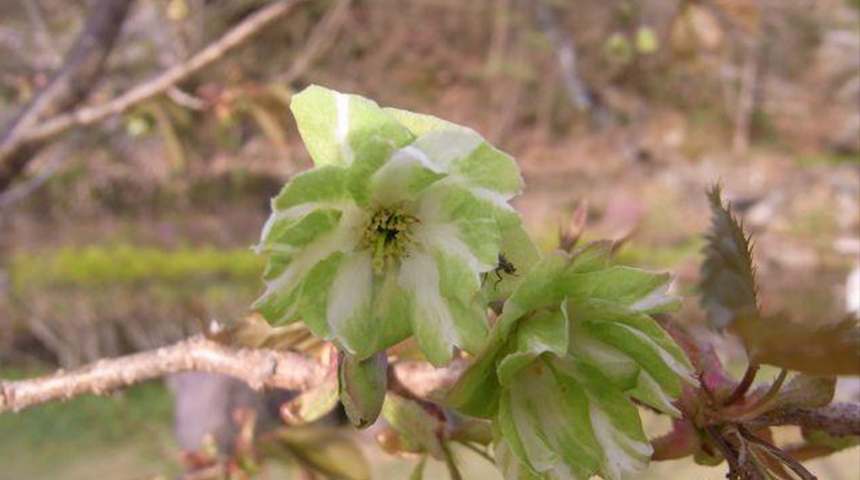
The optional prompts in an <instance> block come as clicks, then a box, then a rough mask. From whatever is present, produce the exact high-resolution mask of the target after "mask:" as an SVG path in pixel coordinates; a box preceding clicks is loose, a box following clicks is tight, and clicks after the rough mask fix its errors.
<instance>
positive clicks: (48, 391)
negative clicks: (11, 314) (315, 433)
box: [0, 336, 325, 413]
mask: <svg viewBox="0 0 860 480" xmlns="http://www.w3.org/2000/svg"><path fill="white" fill-rule="evenodd" d="M186 371H196V372H209V373H221V374H223V375H227V376H230V377H233V378H237V379H239V380H242V381H243V382H244V383H246V384H247V385H248V386H249V387H251V388H253V389H255V390H259V389H262V388H264V387H266V388H283V389H288V390H307V389H309V388H312V387H313V386H315V385H316V384H317V383H319V382H320V381H321V380H322V379H323V378H324V377H325V369H324V368H323V366H322V365H320V364H319V363H317V362H316V361H314V360H313V359H310V358H308V357H306V356H304V355H301V354H298V353H293V352H275V351H272V350H262V349H255V350H251V349H236V348H231V347H227V346H224V345H221V344H218V343H215V342H213V341H211V340H207V339H206V338H204V337H201V336H196V337H192V338H190V339H188V340H183V341H181V342H179V343H176V344H174V345H171V346H168V347H163V348H159V349H156V350H150V351H146V352H140V353H136V354H133V355H128V356H125V357H119V358H113V359H104V360H99V361H98V362H95V363H93V364H91V365H89V366H86V367H83V368H80V369H77V370H73V371H70V372H64V371H62V370H61V371H58V372H56V373H54V374H51V375H47V376H44V377H39V378H35V379H32V380H21V381H14V382H0V413H2V412H4V411H7V410H11V411H19V410H22V409H25V408H28V407H31V406H33V405H38V404H40V403H46V402H51V401H55V400H63V399H69V398H72V397H75V396H77V395H81V394H84V393H95V394H105V393H108V392H110V391H112V390H115V389H118V388H122V387H126V386H129V385H132V384H135V383H139V382H142V381H145V380H151V379H154V378H160V377H163V376H166V375H170V374H173V373H178V372H186Z"/></svg>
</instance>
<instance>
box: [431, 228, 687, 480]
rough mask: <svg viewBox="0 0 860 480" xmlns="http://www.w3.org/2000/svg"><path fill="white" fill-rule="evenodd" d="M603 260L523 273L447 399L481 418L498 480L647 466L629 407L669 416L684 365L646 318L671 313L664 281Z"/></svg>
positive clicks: (576, 260) (544, 265)
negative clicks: (487, 426) (488, 423)
mask: <svg viewBox="0 0 860 480" xmlns="http://www.w3.org/2000/svg"><path fill="white" fill-rule="evenodd" d="M608 258H609V247H608V245H606V244H595V245H593V246H591V247H589V248H586V249H584V250H583V251H581V252H579V253H578V254H577V255H575V256H573V257H569V256H568V255H567V254H564V253H561V252H557V253H556V254H553V255H549V256H547V257H546V258H544V259H543V260H541V261H540V262H539V263H538V264H537V265H536V266H534V267H533V268H532V270H531V271H530V272H529V274H528V275H527V276H526V278H525V279H524V280H523V281H522V283H520V284H519V286H518V287H517V289H516V290H515V291H514V292H513V294H512V295H511V297H510V298H509V299H508V301H507V302H506V303H505V306H504V311H503V313H502V315H501V316H500V317H499V319H498V321H497V323H496V325H494V327H493V330H492V331H491V332H490V337H489V339H488V342H487V346H486V347H485V349H484V350H483V351H482V352H481V353H480V354H479V355H478V357H477V358H476V360H475V362H474V363H473V364H472V366H470V368H469V369H468V370H467V372H466V373H465V374H464V375H463V377H462V378H461V380H460V381H459V382H458V384H457V385H455V387H454V388H453V389H452V391H451V392H450V394H449V396H448V403H449V405H450V406H453V407H455V408H457V409H458V410H460V411H463V412H464V413H467V414H471V415H475V416H480V417H485V418H492V419H493V427H494V429H495V432H494V436H495V442H494V448H495V452H496V459H497V462H498V463H499V465H500V467H501V469H502V471H503V472H504V474H505V477H506V478H507V479H511V480H512V479H518V480H521V479H529V478H538V479H588V478H591V477H592V476H593V475H599V476H601V477H602V478H605V479H610V480H620V479H621V478H624V477H625V475H627V474H629V473H631V472H637V471H641V470H643V469H644V468H645V466H646V465H647V463H648V460H649V458H650V456H651V446H650V443H649V442H648V439H647V438H646V437H645V434H644V432H643V431H642V425H641V422H640V419H639V413H638V410H637V408H636V406H635V404H634V403H633V402H632V401H631V400H632V399H636V400H638V401H640V402H643V403H645V404H648V405H650V406H652V407H654V408H657V409H659V410H661V411H663V412H666V413H669V414H677V413H678V412H677V410H676V409H675V407H674V406H672V403H671V402H672V399H674V398H676V397H677V396H678V395H679V394H680V390H681V382H682V379H684V378H688V377H689V374H690V369H691V367H690V364H689V362H688V360H687V359H686V357H685V356H684V354H683V352H682V351H681V350H680V348H679V347H678V346H677V345H676V344H675V343H674V342H673V341H672V340H671V338H670V337H669V336H668V335H667V334H666V333H665V332H664V331H663V329H662V328H661V327H660V326H659V325H658V324H657V323H656V322H655V321H654V320H653V319H652V318H651V317H650V316H649V314H650V313H655V312H659V311H663V310H665V309H667V308H670V307H671V306H672V305H673V304H674V303H676V302H675V299H674V298H673V297H669V296H667V295H666V289H667V286H668V280H669V278H668V276H667V275H665V274H655V273H651V272H647V271H644V270H639V269H634V268H629V267H623V266H613V265H610V264H609V263H608Z"/></svg>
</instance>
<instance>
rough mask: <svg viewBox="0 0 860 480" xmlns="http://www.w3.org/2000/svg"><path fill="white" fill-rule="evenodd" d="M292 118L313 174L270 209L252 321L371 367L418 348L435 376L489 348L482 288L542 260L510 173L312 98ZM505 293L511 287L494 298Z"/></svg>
mask: <svg viewBox="0 0 860 480" xmlns="http://www.w3.org/2000/svg"><path fill="white" fill-rule="evenodd" d="M291 109H292V111H293V114H294V116H295V118H296V123H297V124H298V128H299V132H300V133H301V136H302V139H303V140H304V142H305V145H306V147H307V149H308V151H309V152H310V154H311V157H312V158H313V161H314V164H315V168H313V169H311V170H308V171H306V172H303V173H301V174H299V175H296V176H295V177H293V178H292V179H291V180H290V182H289V183H287V184H286V185H285V186H284V188H283V190H282V191H281V192H280V194H279V195H278V196H277V197H275V198H274V199H273V200H272V210H273V212H272V215H271V217H270V218H269V220H268V221H267V222H266V225H265V227H264V228H263V232H262V236H261V238H260V243H259V245H258V246H257V250H258V251H259V252H266V253H267V254H268V256H269V262H268V265H267V268H266V271H265V273H264V278H265V280H266V284H267V289H266V292H265V293H264V294H263V296H262V297H261V298H260V299H259V300H258V301H257V302H256V304H255V308H256V309H257V310H258V311H259V312H260V313H262V314H263V316H264V317H265V318H266V319H267V320H269V322H271V323H273V324H276V325H279V324H285V323H290V322H294V321H297V320H299V319H302V320H304V322H305V323H306V324H307V326H308V327H309V328H310V330H311V331H313V332H314V333H315V334H316V335H318V336H320V337H323V338H326V339H331V340H333V341H334V342H335V343H336V344H337V345H338V346H339V347H340V348H341V349H343V350H344V351H346V352H348V353H349V354H351V355H353V356H355V357H356V358H358V359H364V358H368V357H370V356H372V355H373V354H375V353H377V352H379V351H382V350H383V349H385V348H387V347H389V346H391V345H393V344H395V343H397V342H400V341H402V340H404V339H405V338H407V337H409V336H410V335H415V337H416V339H417V342H418V345H419V346H420V348H421V349H422V351H423V352H424V353H425V354H426V356H427V358H428V359H429V360H430V361H431V362H432V363H433V364H435V365H443V364H445V363H447V362H448V361H449V360H450V358H451V356H452V352H453V348H454V347H460V348H463V349H464V350H466V351H470V352H476V351H478V350H479V349H480V347H481V345H482V344H483V342H484V340H485V337H486V334H487V321H486V313H485V312H486V301H487V295H482V294H481V284H482V282H481V274H482V273H485V272H489V271H490V270H493V269H494V268H495V266H496V262H497V258H498V255H499V252H500V251H501V250H502V249H504V251H505V253H506V254H507V255H509V256H510V255H515V256H517V259H518V262H523V263H528V262H529V261H533V260H529V259H533V258H534V257H536V255H537V254H536V252H534V247H532V246H531V243H530V242H529V241H528V237H527V236H526V235H525V233H524V232H523V230H522V227H521V226H520V221H519V217H518V216H517V214H516V213H515V212H514V211H513V210H512V209H511V207H510V206H509V205H508V200H509V199H510V198H511V197H513V196H514V195H516V194H517V193H519V192H520V190H521V189H522V179H521V177H520V173H519V170H518V168H517V166H516V163H514V161H513V159H512V158H511V157H510V156H508V155H506V154H504V153H502V152H500V151H499V150H496V149H495V148H493V147H492V146H490V145H489V144H488V143H487V142H486V141H484V139H483V138H481V136H480V135H478V134H477V133H475V132H474V131H472V130H469V129H467V128H464V127H460V126H458V125H455V124H452V123H449V122H446V121H443V120H440V119H438V118H435V117H431V116H428V115H419V114H414V113H410V112H406V111H403V110H397V109H390V108H380V107H379V106H378V105H377V104H376V103H374V102H372V101H370V100H368V99H366V98H363V97H360V96H357V95H347V94H342V93H339V92H335V91H332V90H328V89H326V88H322V87H318V86H311V87H309V88H307V89H305V90H304V91H302V92H301V93H299V94H297V95H295V96H294V98H293V100H292V104H291ZM499 288H500V289H501V290H502V291H503V290H504V288H508V289H509V288H510V286H507V287H506V286H504V285H502V286H500V287H499Z"/></svg>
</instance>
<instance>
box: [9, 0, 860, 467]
mask: <svg viewBox="0 0 860 480" xmlns="http://www.w3.org/2000/svg"><path fill="white" fill-rule="evenodd" d="M104 3H109V2H108V1H105V0H99V1H96V0H71V1H70V0H2V1H0V142H2V140H3V136H4V135H8V134H9V128H10V125H14V119H15V118H16V117H17V116H18V115H19V112H22V111H24V109H26V108H28V107H27V106H28V105H32V104H33V103H32V101H33V99H34V98H38V92H40V91H41V90H42V89H44V88H45V86H46V85H48V83H49V81H50V80H51V78H52V77H53V75H54V73H55V72H57V71H62V69H63V68H64V67H63V65H64V59H65V57H66V52H67V51H68V50H69V48H70V47H71V46H72V45H73V44H74V43H75V39H76V38H77V37H78V36H79V35H80V34H81V32H82V31H83V30H84V28H85V24H86V22H87V19H88V17H91V16H92V15H93V12H94V11H97V10H98V9H99V8H101V7H100V6H103V5H102V4H104ZM130 3H131V8H130V9H129V11H128V12H127V13H124V15H123V16H124V17H125V18H124V23H123V26H122V30H121V33H120V34H119V36H118V38H117V39H116V42H115V43H114V45H113V46H112V48H109V49H108V50H109V51H110V54H109V56H108V59H107V62H106V64H105V65H104V68H102V69H101V71H100V72H99V74H98V75H97V76H96V77H94V78H93V81H91V82H88V83H87V85H86V89H85V90H86V91H85V92H82V93H83V95H80V97H81V99H83V98H84V97H85V98H86V100H83V101H81V100H78V101H77V102H76V103H73V104H69V105H66V106H65V107H64V108H62V109H61V110H72V109H74V108H77V107H81V106H84V105H96V104H100V103H102V102H105V101H108V100H110V99H111V98H114V97H116V96H117V95H120V94H122V93H123V92H125V91H128V90H129V89H131V88H134V87H135V86H138V85H141V84H144V83H146V82H147V81H148V79H151V78H154V77H155V76H157V75H158V74H159V73H160V72H163V71H165V70H167V69H170V68H175V67H177V66H180V65H183V64H184V62H186V61H187V60H188V59H189V58H191V57H192V56H193V55H194V54H195V53H196V52H198V51H200V50H201V49H203V48H205V47H206V46H207V45H210V44H212V43H213V42H217V41H218V40H219V38H221V37H222V36H223V35H225V33H226V32H228V31H229V30H230V28H232V27H234V26H235V25H238V24H239V23H240V22H242V21H243V20H246V19H247V18H249V15H251V14H252V13H253V12H255V11H258V10H259V9H261V8H266V7H267V6H271V5H272V4H273V3H276V2H267V1H264V0H243V1H236V0H233V1H228V0H138V1H136V2H130ZM858 8H860V2H858V1H857V0H771V1H757V0H702V1H690V0H686V1H684V0H651V1H649V2H644V1H634V0H579V1H576V2H574V1H572V0H468V1H464V0H307V1H305V2H301V3H298V4H296V5H295V6H294V7H293V8H292V9H291V10H290V11H289V12H288V13H286V14H285V15H282V16H280V17H279V18H278V19H277V20H276V21H274V22H272V23H271V24H269V25H266V26H264V27H262V28H260V29H259V32H256V34H255V35H253V36H252V37H250V38H249V39H247V40H246V41H244V42H243V43H242V44H241V45H239V46H238V47H237V48H236V49H234V50H232V51H230V52H226V53H224V54H223V55H222V56H220V57H219V58H218V59H217V60H216V61H215V62H213V63H212V64H211V65H209V66H207V67H206V68H203V69H199V70H196V71H195V72H193V73H192V74H191V75H189V76H188V77H187V78H185V79H183V81H181V82H179V83H176V84H174V85H172V86H171V87H170V88H168V89H166V90H164V93H163V94H159V95H156V96H153V97H151V98H148V99H146V100H145V101H142V102H137V103H135V104H133V105H130V106H127V108H123V109H122V111H119V112H118V114H116V115H109V116H107V117H106V118H104V119H102V120H99V121H96V122H92V123H90V124H89V125H84V126H73V127H72V128H70V129H68V130H67V131H65V132H63V133H62V134H60V135H56V136H52V137H50V139H49V141H48V142H46V143H44V144H43V145H40V148H39V149H36V151H35V152H34V154H32V155H29V157H28V161H27V162H26V165H25V166H24V168H23V169H21V170H20V172H17V173H16V174H15V175H14V178H12V179H11V180H10V181H9V182H8V185H6V186H5V187H4V188H3V190H2V192H0V375H2V376H3V377H4V378H20V377H27V376H32V375H36V374H39V373H44V372H48V371H51V370H53V369H55V368H57V367H62V368H71V367H75V366H79V365H81V364H83V363H87V362H91V361H94V360H96V359H98V358H101V357H105V356H115V355H120V354H124V353H129V352H133V351H136V350H141V349H148V348H152V347H156V346H159V345H164V344H167V343H170V342H173V341H176V340H178V339H181V338H183V337H185V336H188V335H190V334H192V333H194V332H198V331H200V330H201V329H202V328H205V326H206V325H208V324H209V322H210V321H211V320H212V319H217V320H219V321H220V322H222V323H226V324H229V323H231V322H233V321H235V320H237V319H239V318H242V317H243V316H245V315H247V314H248V305H250V303H251V302H252V301H253V300H254V299H255V297H256V295H258V294H259V293H260V292H261V282H260V280H259V276H260V273H261V269H262V265H263V261H262V259H261V258H259V257H257V256H255V255H254V254H253V253H252V252H251V251H250V250H249V246H251V245H252V244H254V243H255V242H256V239H257V235H258V232H259V231H260V228H261V226H262V224H263V222H264V220H265V218H266V216H267V215H268V212H269V208H268V199H269V198H270V197H271V196H273V195H274V194H276V193H277V191H278V190H279V188H280V186H281V185H282V184H283V183H284V182H285V181H286V180H288V179H289V178H290V175H292V174H294V173H296V172H298V171H301V170H302V169H305V168H307V167H309V166H310V161H309V158H308V156H307V154H306V152H305V150H304V149H303V147H302V144H301V141H300V138H299V136H298V133H297V131H296V128H295V124H294V122H293V120H292V117H291V115H290V114H289V110H288V105H289V100H290V96H291V94H292V93H293V92H296V91H298V90H300V89H301V88H303V87H304V86H306V85H308V84H310V83H319V84H322V85H325V86H328V87H331V88H334V89H337V90H341V91H346V92H351V93H358V94H361V95H364V96H368V97H370V98H373V99H375V100H377V101H378V102H379V103H380V104H383V105H387V106H396V107H400V108H404V109H409V110H414V111H419V112H425V113H430V114H434V115H438V116H441V117H444V118H446V119H449V120H452V121H454V122H457V123H461V124H465V125H469V126H471V127H473V128H474V129H476V130H477V131H478V132H480V133H481V134H482V135H484V136H485V137H487V138H488V139H489V140H490V141H491V142H492V143H493V144H494V145H496V146H498V147H499V148H501V149H503V150H505V151H507V152H509V153H510V154H512V155H514V156H515V157H516V158H517V160H518V162H519V165H520V167H521V169H522V171H523V174H524V177H525V179H526V185H527V188H526V191H525V192H524V194H523V195H522V196H520V197H519V198H518V199H517V200H516V201H515V205H516V207H517V208H518V209H519V210H520V211H521V212H522V213H523V215H524V217H525V221H526V223H527V225H528V228H529V230H530V232H531V233H532V235H533V237H534V238H535V239H536V241H537V242H538V243H539V244H540V245H541V247H542V248H544V249H551V248H554V247H555V246H556V245H557V231H558V228H559V225H560V223H561V224H567V223H568V222H569V221H570V215H571V213H572V212H574V211H575V210H576V209H577V208H578V207H579V208H580V210H579V211H580V212H587V216H588V222H587V228H586V231H585V234H584V237H585V238H586V239H597V238H613V239H623V238H628V237H629V241H628V242H627V243H626V246H625V247H624V249H623V250H622V251H621V253H620V257H619V259H620V261H622V262H625V263H628V264H634V265H643V266H648V267H655V268H660V269H666V270H670V271H672V272H673V273H674V274H675V275H676V276H677V277H678V282H677V288H678V290H679V291H680V292H682V293H685V294H689V295H694V293H695V292H694V291H693V286H694V285H695V283H696V279H697V275H698V267H699V264H700V262H701V255H700V249H701V247H702V246H703V244H704V241H703V239H702V234H703V233H704V232H705V230H706V229H707V226H708V210H707V204H706V199H705V195H704V189H705V188H706V187H707V186H708V185H710V184H712V183H714V182H716V181H720V182H722V184H723V186H724V190H725V192H726V195H727V197H728V198H729V199H730V200H732V201H733V202H734V205H735V207H736V209H737V211H738V212H739V213H741V214H742V216H743V218H744V221H745V225H746V228H747V229H748V230H749V231H750V232H752V233H754V235H755V238H756V250H755V254H756V258H757V260H758V264H759V275H760V281H761V284H762V285H763V288H762V290H763V291H762V295H763V297H762V298H763V302H764V304H765V308H766V309H770V310H772V311H775V310H781V309H784V310H790V311H791V312H792V315H793V316H794V317H795V318H798V319H808V320H810V321H819V320H821V319H835V318H837V317H840V316H842V315H843V314H844V313H845V311H846V310H847V309H851V308H858V307H857V304H858V302H860V300H858V296H860V284H858V283H857V282H860V279H855V280H853V281H854V282H855V284H854V286H851V284H850V282H851V280H849V279H850V278H851V275H852V271H854V273H853V275H854V276H855V278H856V277H857V276H860V271H858V270H857V269H858V268H860V10H858ZM115 21H116V20H115ZM119 21H122V17H120V18H119ZM54 113H57V112H54ZM50 116H51V115H48V116H47V117H45V118H48V117H50ZM17 118H19V119H20V117H17ZM45 118H41V119H40V120H44V119H45ZM681 318H682V320H683V321H684V322H686V323H688V324H689V325H701V324H703V323H704V321H703V314H702V313H701V311H700V310H699V309H698V306H697V304H696V300H695V299H691V300H690V301H688V302H687V305H686V307H685V309H684V311H683V312H682V313H681ZM721 347H723V348H722V349H723V350H724V352H723V353H725V354H726V358H727V359H728V360H729V363H730V365H736V369H737V370H739V371H742V369H743V368H744V366H745V364H744V360H743V355H742V353H741V350H740V348H739V347H738V346H737V345H735V344H733V343H732V342H731V341H730V340H726V341H722V342H721ZM760 378H763V379H765V380H766V379H768V378H769V375H760ZM174 380H176V379H174ZM180 380H181V379H180ZM180 380H176V381H171V382H153V383H151V384H146V385H142V386H139V387H135V388H132V389H130V390H128V391H126V392H124V393H121V394H117V395H114V396H112V397H108V398H96V397H84V398H80V399H77V400H75V401H72V402H68V403H65V404H59V405H50V406H46V407H39V408H36V409H33V410H30V411H27V412H24V413H22V414H17V415H3V416H0V478H3V479H6V478H8V479H29V478H63V479H66V478H69V479H78V478H80V479H84V478H151V477H152V476H154V475H157V474H166V475H168V476H169V475H175V474H176V473H177V472H178V471H179V465H180V457H179V453H178V452H179V451H180V447H184V446H185V445H180V444H179V443H177V440H176V436H175V435H174V434H173V427H172V424H173V423H174V417H175V416H178V415H175V413H176V411H177V409H176V408H174V401H173V400H172V399H173V398H179V397H181V396H182V395H183V394H182V392H183V391H184V390H187V389H188V388H196V387H193V386H192V387H187V385H194V384H195V382H194V381H189V382H183V381H180ZM191 380H193V379H191ZM198 380H199V379H198ZM168 383H169V384H170V385H171V387H172V391H173V396H171V393H170V392H171V389H170V388H168V385H167V384H168ZM204 383H205V382H204ZM210 383H211V382H210ZM183 385H186V386H183ZM222 387H223V388H222V390H224V389H229V388H228V387H226V386H222ZM183 389H184V390H183ZM224 391H226V390H224ZM177 392H179V393H177ZM210 392H211V391H210ZM189 395H192V397H193V393H191V394H189ZM207 395H208V396H204V397H200V396H199V395H198V396H197V397H193V398H198V399H199V398H203V399H204V400H205V399H208V398H210V397H212V398H214V397H215V396H216V394H211V395H209V394H207ZM838 395H839V396H840V398H843V399H847V398H852V399H854V400H858V399H860V386H858V384H857V382H851V381H845V382H842V383H841V384H840V387H839V393H838ZM204 400H201V401H204ZM222 403H223V402H222ZM228 403H229V402H228ZM194 405H197V404H196V403H194ZM654 422H656V423H654V424H653V425H654V428H653V429H652V431H654V433H659V430H660V429H661V428H666V426H665V425H663V424H660V425H658V423H659V422H658V421H657V420H654ZM654 429H656V431H655V430H654ZM785 435H786V437H785V438H786V439H787V440H786V441H790V440H791V439H792V438H796V437H797V436H798V435H799V434H798V433H797V432H791V431H787V432H785ZM364 437H366V438H364ZM364 437H362V442H361V443H362V445H364V447H363V448H365V450H366V451H367V454H368V456H369V458H370V459H371V463H372V464H373V468H374V470H375V472H376V473H377V477H378V478H407V476H408V472H409V465H410V462H407V461H404V460H399V459H394V458H392V457H388V456H385V455H384V454H382V453H380V452H379V451H378V449H377V448H374V447H373V441H372V438H371V437H372V435H365V436H364ZM365 440H366V441H365ZM189 441H191V442H192V443H193V441H194V440H189ZM460 453H461V455H462V457H463V459H464V461H465V462H466V463H467V464H468V467H467V473H468V472H472V473H471V474H469V476H467V478H494V477H492V475H495V474H494V473H491V472H492V469H491V468H490V467H489V466H488V465H486V464H482V463H481V462H484V460H482V459H480V457H477V456H474V455H471V456H470V454H468V453H464V452H460ZM437 467H438V469H437ZM811 467H812V469H813V470H814V471H815V472H816V473H818V474H819V475H820V477H821V478H823V479H834V480H840V479H846V480H847V479H856V478H858V475H860V452H858V450H857V448H854V449H852V450H848V451H846V452H843V453H841V454H839V455H837V456H834V457H830V458H827V459H825V460H820V461H816V462H813V463H811ZM278 468H279V467H277V466H273V467H272V469H273V470H271V471H270V472H269V473H268V475H270V476H272V477H274V476H276V475H279V474H283V475H288V473H287V471H286V470H278ZM442 471H443V470H442V467H441V466H439V465H431V472H442ZM724 474H725V470H724V468H721V467H718V468H716V469H704V468H703V467H697V466H695V465H693V463H692V462H691V461H681V462H672V463H669V464H658V465H655V466H654V468H653V469H652V471H651V472H650V473H649V475H650V476H649V477H648V478H664V479H689V478H713V479H717V478H722V477H723V475H724ZM439 475H441V473H439ZM282 478H283V477H282ZM287 478H291V477H287ZM427 478H437V477H434V476H428V477H427Z"/></svg>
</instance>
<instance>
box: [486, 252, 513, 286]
mask: <svg viewBox="0 0 860 480" xmlns="http://www.w3.org/2000/svg"><path fill="white" fill-rule="evenodd" d="M503 272H504V273H507V274H508V275H513V276H515V277H517V276H519V275H517V267H515V266H514V264H513V263H511V262H510V261H509V260H508V259H507V258H505V254H504V253H501V252H499V264H498V265H496V268H495V269H494V270H493V273H495V274H496V278H497V280H496V283H494V284H493V290H495V289H496V287H498V286H499V282H501V281H502V273H503ZM488 275H489V272H488V273H485V274H484V281H483V282H481V286H484V282H486V281H487V276H488Z"/></svg>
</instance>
